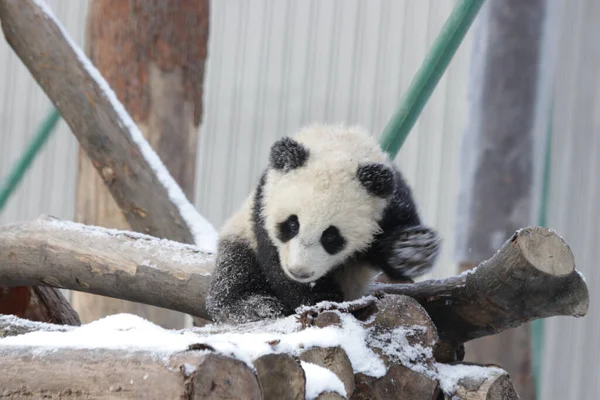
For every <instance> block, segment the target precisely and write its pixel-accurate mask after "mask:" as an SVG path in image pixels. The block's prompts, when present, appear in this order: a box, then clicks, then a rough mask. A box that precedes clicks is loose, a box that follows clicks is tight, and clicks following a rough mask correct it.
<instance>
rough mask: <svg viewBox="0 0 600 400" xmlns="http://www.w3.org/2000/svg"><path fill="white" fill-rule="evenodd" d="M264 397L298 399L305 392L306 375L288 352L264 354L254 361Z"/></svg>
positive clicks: (301, 397)
mask: <svg viewBox="0 0 600 400" xmlns="http://www.w3.org/2000/svg"><path fill="white" fill-rule="evenodd" d="M254 368H256V374H257V376H258V381H259V382H260V386H261V388H262V393H263V396H264V398H265V399H281V400H300V399H304V397H305V393H306V376H305V374H304V369H302V366H301V365H300V362H299V361H298V360H296V359H295V358H294V357H292V356H291V355H289V354H285V353H279V354H266V355H264V356H262V357H259V358H257V359H256V360H255V361H254Z"/></svg>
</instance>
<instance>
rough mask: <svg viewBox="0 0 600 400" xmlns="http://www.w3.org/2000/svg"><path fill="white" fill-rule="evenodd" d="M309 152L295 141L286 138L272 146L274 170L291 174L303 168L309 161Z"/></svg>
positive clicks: (271, 156)
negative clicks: (290, 172) (292, 171)
mask: <svg viewBox="0 0 600 400" xmlns="http://www.w3.org/2000/svg"><path fill="white" fill-rule="evenodd" d="M308 154H309V151H308V149H307V148H306V147H304V146H303V145H301V144H300V143H298V142H296V141H295V140H294V139H291V138H289V137H284V138H281V139H279V140H278V141H276V142H275V143H274V144H273V146H271V155H270V162H271V166H272V167H273V168H274V169H277V170H282V171H283V172H289V171H291V170H293V169H296V168H300V167H302V166H303V165H304V164H305V163H306V160H308Z"/></svg>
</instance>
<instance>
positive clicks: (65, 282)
mask: <svg viewBox="0 0 600 400" xmlns="http://www.w3.org/2000/svg"><path fill="white" fill-rule="evenodd" d="M0 266H1V268H0V285H2V286H33V285H46V286H51V287H55V288H62V289H71V290H78V291H82V292H87V293H93V294H99V295H103V296H108V297H114V298H119V299H123V300H129V301H135V302H138V303H143V304H149V305H153V306H157V307H164V308H167V309H171V310H175V311H181V312H185V313H188V314H191V315H193V316H197V317H201V318H206V319H208V318H209V317H208V314H207V313H206V310H205V307H204V296H205V294H206V291H207V289H208V283H209V279H210V272H211V271H212V268H213V264H212V257H211V256H210V255H207V253H204V252H201V251H200V250H198V249H197V248H196V247H194V246H191V245H184V244H181V243H176V242H172V241H168V240H164V239H162V240H161V239H157V238H153V237H151V236H147V235H141V234H138V233H134V232H122V231H115V230H110V229H104V228H99V227H89V226H86V225H82V224H77V223H73V222H66V221H61V220H58V219H55V218H52V217H41V218H39V219H37V220H35V221H32V222H26V223H21V224H13V225H8V226H6V227H4V229H3V230H1V231H0Z"/></svg>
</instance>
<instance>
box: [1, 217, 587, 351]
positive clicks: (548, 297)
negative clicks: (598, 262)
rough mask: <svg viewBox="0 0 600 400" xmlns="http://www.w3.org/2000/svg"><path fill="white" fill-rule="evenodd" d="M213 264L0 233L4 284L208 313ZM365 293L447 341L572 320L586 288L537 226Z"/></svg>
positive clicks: (148, 241)
mask: <svg viewBox="0 0 600 400" xmlns="http://www.w3.org/2000/svg"><path fill="white" fill-rule="evenodd" d="M72 226H75V228H73V227H72ZM213 262H214V259H213V257H212V255H207V254H205V253H202V252H200V251H199V250H197V249H196V248H195V247H193V246H184V245H181V244H178V243H174V242H169V241H160V240H158V239H154V238H150V237H141V238H140V237H137V236H135V234H133V233H126V232H125V233H112V232H105V231H104V230H102V229H100V228H93V227H86V226H84V225H78V224H77V225H70V224H68V223H65V222H64V221H61V220H58V219H55V218H50V217H44V218H39V219H37V220H35V221H32V222H26V223H19V224H13V225H8V226H5V227H3V229H0V265H3V268H1V269H0V282H2V284H3V285H5V286H24V285H33V284H41V283H43V284H45V285H48V286H53V287H60V288H65V289H72V290H79V291H83V292H88V293H96V294H101V295H105V296H110V297H115V298H123V299H126V300H132V301H136V302H140V303H144V304H151V305H155V306H159V307H164V308H168V309H172V310H177V311H181V312H185V313H188V314H191V315H193V316H199V317H201V318H207V319H208V318H209V317H208V315H207V314H206V309H205V305H204V296H205V295H206V290H207V286H208V282H209V279H210V272H211V271H212V269H213ZM57 266H59V267H57ZM373 289H374V290H375V293H377V292H380V291H383V292H387V293H389V294H400V295H406V296H409V297H412V298H414V299H415V300H416V301H417V302H418V303H420V305H421V306H422V307H423V309H424V310H425V311H426V312H422V313H421V314H420V315H421V317H422V318H421V320H420V324H427V321H428V320H431V321H433V324H434V325H435V329H436V330H437V334H438V335H439V338H440V339H441V340H443V341H447V342H449V343H452V344H454V345H458V344H460V343H464V342H467V341H469V340H472V339H475V338H479V337H483V336H489V335H494V334H497V333H499V332H502V331H504V330H506V329H510V328H513V327H516V326H519V325H520V324H523V323H526V322H528V321H531V320H532V319H536V318H547V317H551V316H558V315H563V316H575V317H581V316H584V315H585V314H586V313H587V311H588V306H589V293H588V290H587V286H586V283H585V281H584V280H583V278H582V276H581V275H580V274H579V273H578V271H576V270H575V264H574V260H573V254H572V252H571V250H570V248H569V246H568V245H567V244H566V243H565V242H564V241H563V240H562V239H561V238H560V237H559V236H558V235H557V234H556V233H554V232H553V231H551V230H548V229H545V228H537V227H532V228H526V229H522V230H520V231H518V232H517V233H515V234H514V235H513V237H512V238H511V239H510V240H509V241H507V242H506V243H505V244H504V246H502V248H501V249H500V250H499V251H498V252H497V253H496V254H495V255H494V257H492V258H491V259H490V260H488V261H486V262H484V263H482V264H481V265H479V266H478V267H477V268H476V269H475V270H474V271H472V272H471V273H465V274H462V275H458V276H454V277H450V278H447V279H443V280H433V281H424V282H419V283H414V284H400V285H396V284H374V286H373ZM385 301H386V302H387V301H389V300H387V299H386V300H385ZM410 302H411V301H409V300H407V299H402V298H398V299H397V300H395V303H393V304H389V305H388V306H387V307H386V309H387V310H386V312H385V313H382V314H381V315H379V316H378V317H377V318H378V320H377V322H376V323H377V324H380V325H385V324H388V325H389V326H390V327H391V326H394V325H393V324H398V323H399V322H398V321H400V322H401V321H402V319H400V320H398V319H397V318H402V315H405V313H404V311H405V308H406V307H409V306H410V304H409V303H410ZM419 309H420V307H419ZM357 313H363V314H364V313H367V312H366V311H364V310H361V311H357ZM369 313H370V314H369ZM367 314H368V315H371V314H372V312H371V311H368V313H367ZM329 315H330V314H329ZM388 315H389V316H390V317H388ZM394 316H396V317H394ZM320 319H321V320H322V321H321V324H322V325H326V324H329V323H331V324H335V323H336V321H335V318H329V317H328V316H327V315H326V316H325V317H322V318H320V317H316V319H315V321H319V320H320ZM388 325H385V326H388Z"/></svg>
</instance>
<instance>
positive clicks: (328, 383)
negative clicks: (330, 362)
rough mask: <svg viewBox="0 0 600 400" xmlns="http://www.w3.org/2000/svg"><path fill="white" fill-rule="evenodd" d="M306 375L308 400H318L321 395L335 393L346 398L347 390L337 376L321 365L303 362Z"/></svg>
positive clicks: (301, 363)
mask: <svg viewBox="0 0 600 400" xmlns="http://www.w3.org/2000/svg"><path fill="white" fill-rule="evenodd" d="M300 365H302V369H304V374H305V375H306V397H305V398H306V400H312V399H316V398H317V397H318V396H319V395H320V394H321V393H325V392H335V393H339V394H340V395H342V396H344V397H346V396H347V393H346V388H345V387H344V384H343V383H342V381H341V380H340V378H338V376H337V375H336V374H334V373H333V372H331V371H330V370H328V369H327V368H323V367H321V366H319V365H316V364H313V363H309V362H305V361H301V362H300Z"/></svg>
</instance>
